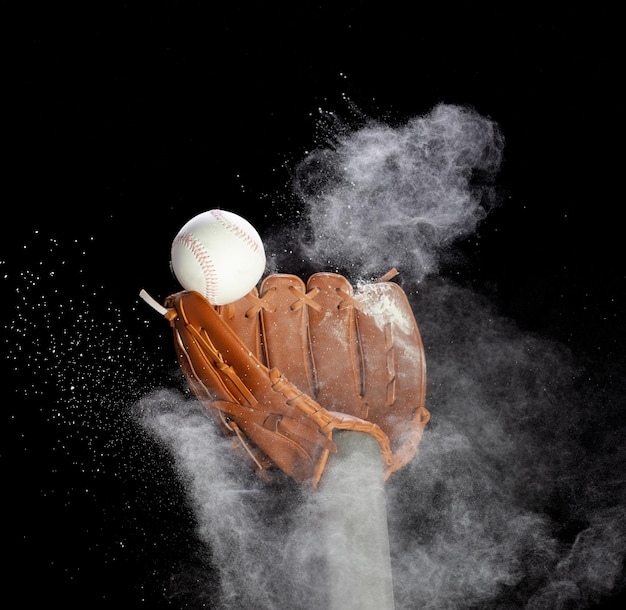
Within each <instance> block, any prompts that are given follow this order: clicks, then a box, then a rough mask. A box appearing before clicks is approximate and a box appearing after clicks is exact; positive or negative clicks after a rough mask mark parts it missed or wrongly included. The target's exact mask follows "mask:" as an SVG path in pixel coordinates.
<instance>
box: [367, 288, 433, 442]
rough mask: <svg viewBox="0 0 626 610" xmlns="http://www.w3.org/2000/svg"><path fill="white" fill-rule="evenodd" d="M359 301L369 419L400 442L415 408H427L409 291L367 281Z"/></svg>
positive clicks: (423, 366) (420, 345) (411, 424)
mask: <svg viewBox="0 0 626 610" xmlns="http://www.w3.org/2000/svg"><path fill="white" fill-rule="evenodd" d="M356 300H357V301H358V302H359V304H360V307H359V308H358V310H357V323H358V328H359V339H360V343H361V346H362V354H363V388H364V400H365V402H366V404H367V405H368V406H369V417H368V419H369V421H371V422H373V423H375V424H377V425H378V426H380V427H381V428H382V429H383V430H385V431H386V432H387V434H388V435H389V437H390V438H391V439H392V441H401V439H402V437H403V435H404V433H405V432H406V431H408V430H409V429H412V427H414V419H415V416H416V412H417V411H418V410H420V409H423V407H424V402H425V392H426V360H425V357H424V347H423V343H422V338H421V335H420V332H419V329H418V327H417V324H416V322H415V318H414V316H413V311H412V309H411V306H410V304H409V302H408V299H407V297H406V294H405V293H404V291H403V290H402V289H401V288H400V286H398V285H397V284H394V283H391V282H381V283H373V284H367V285H365V286H364V287H363V288H362V289H361V290H360V291H359V294H358V295H357V296H356Z"/></svg>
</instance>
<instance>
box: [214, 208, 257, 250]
mask: <svg viewBox="0 0 626 610" xmlns="http://www.w3.org/2000/svg"><path fill="white" fill-rule="evenodd" d="M211 214H213V217H214V218H215V219H216V220H217V221H218V222H220V223H221V224H222V226H223V227H225V228H226V229H228V230H229V231H230V232H231V233H234V234H235V235H237V237H241V238H242V239H243V240H244V241H245V242H246V244H248V246H249V247H250V248H252V250H253V252H254V253H255V254H260V255H261V256H263V258H265V251H264V250H262V249H261V248H260V247H259V244H258V242H257V241H256V240H255V239H253V238H252V237H251V236H250V234H249V233H247V232H246V231H244V229H242V228H241V227H238V226H237V225H235V224H233V223H232V222H230V221H229V220H228V218H226V217H225V216H224V215H223V214H222V211H221V210H211Z"/></svg>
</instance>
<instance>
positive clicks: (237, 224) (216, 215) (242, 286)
mask: <svg viewBox="0 0 626 610" xmlns="http://www.w3.org/2000/svg"><path fill="white" fill-rule="evenodd" d="M171 262H172V271H173V272H174V275H175V276H176V279H177V280H178V281H179V282H180V284H181V286H182V287H183V288H184V289H185V290H195V291H196V292H199V293H200V294H201V295H203V296H204V297H205V298H206V299H207V300H208V301H209V302H210V303H211V304H213V305H226V304H227V303H232V302H233V301H236V300H237V299H240V298H241V297H243V296H245V295H246V294H248V292H250V290H252V288H254V286H255V285H256V283H257V282H258V281H259V279H261V276H262V275H263V271H264V270H265V264H266V258H265V248H264V247H263V242H262V241H261V237H260V236H259V234H258V232H257V230H256V229H255V228H254V227H253V226H252V225H251V224H250V223H249V222H248V221H247V220H245V219H244V218H242V217H241V216H238V215H237V214H234V213H233V212H227V211H225V210H209V211H207V212H202V213H201V214H198V215H197V216H194V217H193V218H192V219H191V220H189V221H188V222H187V223H186V224H185V225H184V226H183V227H182V228H181V229H180V231H179V232H178V234H177V235H176V237H175V238H174V241H173V242H172V257H171Z"/></svg>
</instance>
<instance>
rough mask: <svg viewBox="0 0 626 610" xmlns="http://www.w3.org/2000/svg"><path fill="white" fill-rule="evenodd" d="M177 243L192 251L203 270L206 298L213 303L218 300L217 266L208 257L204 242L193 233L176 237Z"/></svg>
mask: <svg viewBox="0 0 626 610" xmlns="http://www.w3.org/2000/svg"><path fill="white" fill-rule="evenodd" d="M176 241H177V242H179V243H181V244H182V245H183V246H186V247H187V248H189V249H190V250H191V253H192V254H193V255H194V257H195V258H196V260H197V261H198V263H199V264H200V268H201V269H202V275H203V277H204V279H205V289H204V296H205V297H206V298H207V299H208V300H209V301H210V302H213V301H215V300H216V299H217V294H216V291H215V287H216V286H217V273H216V272H215V266H214V265H213V261H212V260H211V257H210V256H208V255H207V252H206V250H205V248H204V246H203V245H202V242H201V241H199V240H198V239H196V238H195V237H194V236H193V235H192V234H191V233H181V234H179V235H178V236H177V237H176Z"/></svg>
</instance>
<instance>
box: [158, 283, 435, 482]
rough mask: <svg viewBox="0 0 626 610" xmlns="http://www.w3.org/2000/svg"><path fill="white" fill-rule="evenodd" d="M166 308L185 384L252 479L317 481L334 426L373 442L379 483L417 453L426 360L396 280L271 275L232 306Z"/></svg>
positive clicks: (192, 295)
mask: <svg viewBox="0 0 626 610" xmlns="http://www.w3.org/2000/svg"><path fill="white" fill-rule="evenodd" d="M165 307H166V308H167V309H168V312H167V314H166V318H167V319H169V321H170V324H171V326H172V329H173V333H174V345H175V349H176V353H177V356H178V360H179V363H180V366H181V368H182V371H183V373H184V375H185V377H186V379H187V382H188V385H189V387H190V389H191V390H192V392H193V393H194V394H195V396H196V397H197V398H198V400H199V401H200V402H201V403H202V404H203V405H204V406H205V407H206V409H207V410H208V411H209V412H210V413H211V414H212V415H213V416H214V419H215V421H216V424H217V425H218V426H219V427H220V429H221V430H222V432H223V433H224V434H226V435H227V436H229V437H231V438H232V440H233V446H234V447H235V448H236V449H237V450H238V451H240V452H241V454H242V456H243V457H245V458H246V459H247V461H249V462H250V463H251V464H253V466H254V467H255V468H256V470H257V471H258V472H259V473H260V474H268V473H270V472H271V471H272V469H273V468H276V467H278V468H280V469H281V470H282V471H284V472H285V473H286V474H288V475H289V476H290V477H292V478H294V479H295V480H297V481H299V482H310V483H311V484H312V485H313V486H314V487H316V486H317V484H318V483H319V480H320V478H321V476H322V474H323V471H324V468H325V465H326V461H327V459H328V456H329V454H330V453H331V452H334V451H335V450H336V448H335V444H334V443H333V430H355V431H359V432H364V433H368V434H371V435H372V436H373V437H374V438H376V440H377V441H378V443H379V446H380V450H381V459H382V460H383V463H384V466H385V480H386V479H387V478H388V477H389V476H390V474H391V473H392V472H394V471H395V470H397V469H398V468H401V467H402V466H404V465H405V464H407V463H408V462H409V461H410V460H411V459H412V458H413V457H414V455H415V453H416V451H417V447H418V445H419V443H420V441H421V438H422V433H423V430H424V427H425V425H426V424H427V422H428V420H429V419H430V414H429V412H428V410H427V409H426V408H425V394H426V362H425V356H424V347H423V344H422V339H421V336H420V332H419V329H418V327H417V324H416V322H415V318H414V316H413V312H412V310H411V307H410V304H409V302H408V299H407V297H406V295H405V293H404V291H403V290H402V289H401V287H400V286H399V285H398V284H396V283H394V282H390V281H379V282H371V283H367V284H364V285H362V286H359V287H358V289H357V290H354V289H353V287H352V285H351V284H350V283H349V282H348V280H347V279H346V278H345V277H343V276H342V275H339V274H334V273H316V274H313V275H312V276H311V277H310V278H309V279H308V281H307V282H306V284H305V282H304V281H303V280H302V279H301V278H299V277H298V276H295V275H290V274H273V275H269V276H267V277H266V278H265V279H264V280H263V282H262V283H261V286H260V288H259V289H257V288H254V289H253V290H252V291H251V292H250V293H249V294H248V295H246V296H245V297H243V298H242V299H239V300H238V301H235V302H234V303H230V304H228V305H222V306H219V307H216V306H213V305H211V304H210V303H209V302H208V301H207V300H206V299H205V298H204V297H203V296H201V295H200V294H199V293H197V292H191V291H183V292H179V293H176V294H173V295H171V296H169V297H168V298H167V299H166V301H165Z"/></svg>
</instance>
